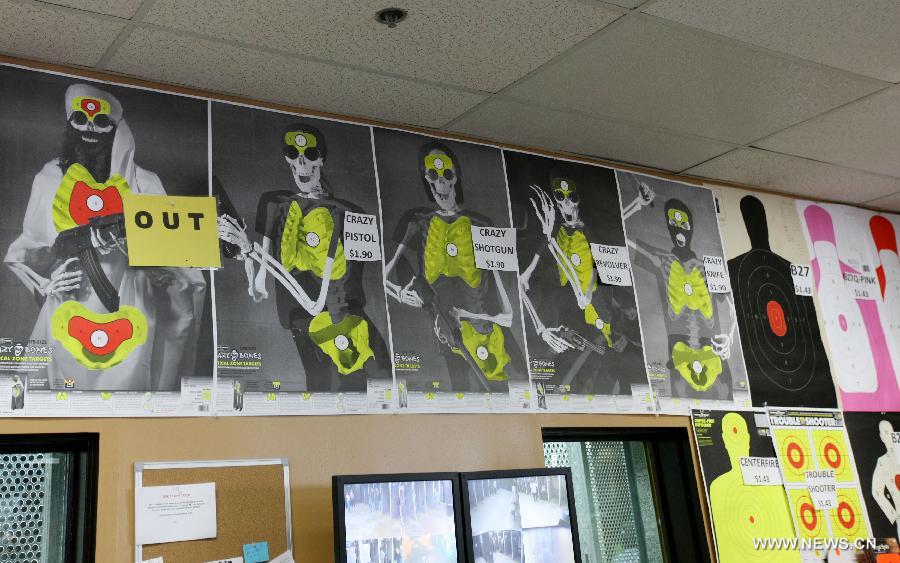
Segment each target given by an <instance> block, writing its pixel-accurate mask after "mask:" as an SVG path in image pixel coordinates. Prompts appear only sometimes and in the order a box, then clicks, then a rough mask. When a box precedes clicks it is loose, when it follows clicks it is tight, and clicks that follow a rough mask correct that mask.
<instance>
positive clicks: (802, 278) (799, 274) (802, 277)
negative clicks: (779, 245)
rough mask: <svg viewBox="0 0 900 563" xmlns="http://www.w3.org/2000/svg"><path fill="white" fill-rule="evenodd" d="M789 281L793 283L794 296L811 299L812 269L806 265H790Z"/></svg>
mask: <svg viewBox="0 0 900 563" xmlns="http://www.w3.org/2000/svg"><path fill="white" fill-rule="evenodd" d="M791 279H792V280H793V281H794V294H795V295H801V296H804V297H812V294H813V277H812V268H810V267H809V265H807V264H791Z"/></svg>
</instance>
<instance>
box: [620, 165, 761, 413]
mask: <svg viewBox="0 0 900 563" xmlns="http://www.w3.org/2000/svg"><path fill="white" fill-rule="evenodd" d="M616 178H617V181H618V186H619V193H620V197H621V201H622V217H623V219H624V220H625V238H626V240H627V241H628V247H629V254H630V257H631V264H632V270H633V272H634V283H635V292H636V294H637V301H638V311H639V312H640V319H641V332H642V335H643V342H644V357H645V359H646V363H647V375H648V376H649V378H650V383H651V385H653V390H654V392H655V393H656V395H657V396H658V402H659V408H660V410H662V411H663V412H668V413H687V412H688V410H689V408H691V407H696V408H727V407H729V406H749V405H750V390H749V389H748V385H747V376H746V370H745V368H744V359H743V354H742V350H741V336H740V334H739V331H738V327H737V318H736V314H735V309H734V302H733V298H732V295H731V285H730V283H729V277H728V269H727V264H726V262H725V252H724V250H723V247H722V240H721V238H720V235H719V223H718V220H717V217H716V208H715V200H714V198H713V195H712V193H711V192H710V190H708V189H706V188H702V187H699V186H689V185H687V184H681V183H678V182H673V181H670V180H665V179H662V178H656V177H652V176H645V175H642V174H635V173H631V172H622V171H616Z"/></svg>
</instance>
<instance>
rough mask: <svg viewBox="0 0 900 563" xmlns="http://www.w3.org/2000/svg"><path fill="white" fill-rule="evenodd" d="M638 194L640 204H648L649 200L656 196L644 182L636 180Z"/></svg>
mask: <svg viewBox="0 0 900 563" xmlns="http://www.w3.org/2000/svg"><path fill="white" fill-rule="evenodd" d="M638 194H639V195H640V197H641V200H642V201H641V205H649V204H650V202H652V201H653V198H655V197H656V192H654V191H653V188H651V187H650V186H649V185H648V184H647V183H646V182H641V181H638Z"/></svg>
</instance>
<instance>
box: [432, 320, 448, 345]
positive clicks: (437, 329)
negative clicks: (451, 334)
mask: <svg viewBox="0 0 900 563" xmlns="http://www.w3.org/2000/svg"><path fill="white" fill-rule="evenodd" d="M434 335H435V336H436V337H437V339H438V342H440V343H441V344H446V345H447V346H450V339H449V338H447V336H446V335H445V334H444V333H443V332H442V331H441V324H440V321H439V319H438V317H435V318H434Z"/></svg>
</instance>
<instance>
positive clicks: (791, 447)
mask: <svg viewBox="0 0 900 563" xmlns="http://www.w3.org/2000/svg"><path fill="white" fill-rule="evenodd" d="M768 415H769V425H770V429H771V434H772V441H773V443H774V445H775V455H776V456H778V464H779V466H780V468H781V476H782V479H783V481H784V488H785V490H786V492H787V496H788V503H789V504H790V508H791V515H792V517H793V519H794V528H795V530H796V532H797V536H798V537H799V538H809V539H811V538H826V537H831V538H847V539H855V538H867V537H869V536H870V535H871V534H870V530H871V527H870V526H869V517H868V514H867V512H866V509H865V505H864V504H863V497H862V494H861V493H860V487H859V476H858V475H857V473H856V463H855V461H854V459H853V452H852V450H851V449H850V440H849V438H848V437H847V431H846V428H845V427H844V420H843V414H842V413H841V411H838V410H812V409H790V410H788V409H772V408H770V409H768Z"/></svg>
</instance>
